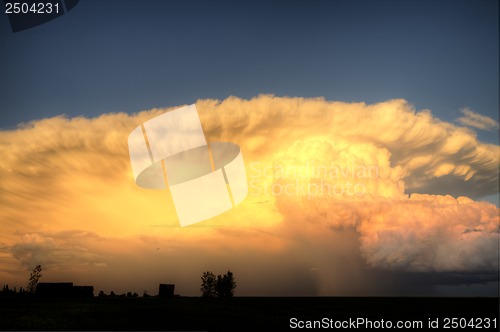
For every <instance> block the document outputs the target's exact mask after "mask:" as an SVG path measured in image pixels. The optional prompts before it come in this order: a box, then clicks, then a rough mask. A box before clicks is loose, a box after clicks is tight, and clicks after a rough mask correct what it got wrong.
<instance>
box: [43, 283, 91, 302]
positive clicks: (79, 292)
mask: <svg viewBox="0 0 500 332" xmlns="http://www.w3.org/2000/svg"><path fill="white" fill-rule="evenodd" d="M35 294H36V296H41V297H57V298H62V297H79V298H85V297H94V286H73V283H72V282H40V283H38V285H37V286H36V291H35Z"/></svg>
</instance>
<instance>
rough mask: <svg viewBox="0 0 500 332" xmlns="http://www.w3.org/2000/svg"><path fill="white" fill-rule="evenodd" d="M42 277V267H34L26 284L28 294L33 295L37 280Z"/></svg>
mask: <svg viewBox="0 0 500 332" xmlns="http://www.w3.org/2000/svg"><path fill="white" fill-rule="evenodd" d="M41 277H42V266H41V265H40V264H38V265H37V266H35V268H34V269H33V271H31V274H30V281H29V283H28V292H30V293H35V290H36V286H37V285H38V280H40V278H41Z"/></svg>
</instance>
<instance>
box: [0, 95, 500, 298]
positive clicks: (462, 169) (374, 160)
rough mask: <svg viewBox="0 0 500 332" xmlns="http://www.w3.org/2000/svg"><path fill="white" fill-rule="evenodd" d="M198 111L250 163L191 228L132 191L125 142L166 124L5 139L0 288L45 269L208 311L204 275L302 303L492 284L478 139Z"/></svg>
mask: <svg viewBox="0 0 500 332" xmlns="http://www.w3.org/2000/svg"><path fill="white" fill-rule="evenodd" d="M196 105H197V108H198V111H199V115H200V119H201V122H202V125H203V129H204V131H205V134H206V136H207V140H208V142H214V141H228V142H233V143H236V144H238V145H239V146H240V147H241V149H242V152H243V158H244V160H245V165H246V168H247V176H248V181H249V194H248V197H247V198H246V199H245V200H244V201H243V202H242V203H241V204H240V205H238V206H237V207H236V208H234V209H232V210H230V211H227V212H226V213H224V214H222V215H220V216H217V217H215V218H213V219H211V220H208V221H205V222H202V223H200V224H196V225H192V226H190V227H185V228H180V227H179V226H178V221H177V217H176V214H175V209H174V206H173V204H172V201H171V197H170V194H169V193H168V191H166V190H165V191H162V190H145V189H141V188H139V187H137V186H136V185H135V183H134V180H133V177H132V171H131V168H130V164H129V155H128V148H127V137H128V134H129V133H130V131H131V130H132V129H134V128H135V127H136V126H137V125H138V124H140V123H141V122H144V121H146V120H148V119H150V118H153V117H154V116H156V115H159V114H161V113H163V112H165V111H167V110H168V109H153V110H150V111H144V112H140V113H138V114H134V115H127V114H121V113H118V114H105V115H102V116H100V117H98V118H93V119H87V118H83V117H80V118H73V119H67V118H64V117H56V118H50V119H43V120H37V121H34V122H32V123H29V124H25V125H23V126H20V127H19V128H17V129H15V130H10V131H1V132H0V152H1V153H2V156H4V157H3V158H2V160H0V206H1V209H0V220H2V221H1V222H2V232H1V233H0V280H2V281H3V280H5V281H6V282H8V283H9V284H17V285H21V286H22V285H24V284H25V281H24V279H25V278H26V275H27V270H29V269H31V268H32V267H33V266H34V265H35V264H42V266H44V271H45V273H44V278H47V280H53V281H55V280H61V279H65V280H72V281H75V282H79V283H81V284H82V283H90V284H93V285H94V286H96V288H97V289H105V290H108V291H109V290H111V289H114V290H115V291H120V290H122V291H125V290H127V289H130V288H134V290H135V291H137V292H142V290H143V289H150V290H151V291H154V289H155V287H156V285H157V283H158V282H164V281H165V280H166V279H168V280H167V281H170V282H174V283H176V284H177V285H178V286H179V287H180V290H179V291H180V292H181V293H183V294H192V295H197V294H198V283H199V280H198V279H199V275H200V274H201V272H202V271H203V270H207V269H210V270H214V271H215V272H216V273H222V272H224V270H225V269H228V268H230V269H232V270H234V271H235V273H237V275H238V273H239V276H240V278H239V280H240V285H241V286H239V290H240V291H241V292H242V293H243V294H245V293H246V294H255V295H269V294H270V295H273V294H274V295H276V294H291V295H294V294H299V295H300V294H301V293H300V291H297V289H296V287H297V285H298V284H302V285H303V287H305V288H307V287H309V289H306V290H304V292H305V293H307V292H309V293H316V294H338V292H339V289H340V288H341V286H343V285H345V284H347V283H348V282H351V281H352V280H358V281H359V283H365V284H366V283H367V280H366V278H365V279H363V276H362V275H363V269H366V268H369V269H370V268H375V269H381V270H387V271H417V272H475V271H481V272H491V271H494V270H495V268H496V265H495V264H496V262H497V257H498V253H497V252H496V251H495V243H496V242H495V241H498V225H499V218H498V212H499V210H498V208H497V207H496V206H494V205H493V204H491V203H487V202H481V201H480V198H481V197H484V196H486V195H492V194H495V193H497V192H498V166H499V154H498V152H499V150H498V146H496V145H491V144H485V143H482V142H480V141H478V140H477V138H476V136H475V134H474V132H473V131H472V130H470V129H467V128H464V127H459V126H456V125H453V124H450V123H447V122H444V121H440V120H439V119H437V118H435V117H433V115H432V113H431V112H430V111H428V110H423V111H416V110H415V109H413V107H412V106H411V105H410V104H408V103H407V102H406V101H404V100H390V101H387V102H383V103H379V104H373V105H366V104H364V103H343V102H330V101H326V100H324V99H322V98H314V99H304V98H278V97H274V96H269V95H263V96H258V97H256V98H253V99H251V100H244V99H239V98H235V97H230V98H228V99H226V100H223V101H217V100H199V101H197V103H196ZM409 193H419V194H412V195H411V196H410V195H409ZM445 194H450V195H451V196H447V195H445ZM452 196H453V197H452ZM339 264H342V265H343V266H344V273H343V274H340V273H339V272H338V271H334V270H335V267H337V266H339ZM262 270H265V271H268V272H266V273H268V274H271V275H275V276H276V278H274V279H273V278H271V279H272V280H271V281H270V279H269V278H266V277H264V276H263V275H262V273H259V271H262ZM283 271H287V273H291V272H293V273H294V274H295V278H296V280H291V281H289V282H283V281H282V280H281V277H280V275H282V274H283V273H284V272H283ZM332 279H333V280H335V281H334V282H332V281H331V280H332ZM304 285H309V286H307V287H306V286H304ZM280 287H281V288H280ZM290 289H295V291H291V292H290V291H289V290H290ZM352 291H353V292H354V291H355V290H354V288H352ZM361 291H364V290H363V289H362V290H361ZM366 291H367V290H366ZM273 292H274V293H273ZM287 292H288V293H287Z"/></svg>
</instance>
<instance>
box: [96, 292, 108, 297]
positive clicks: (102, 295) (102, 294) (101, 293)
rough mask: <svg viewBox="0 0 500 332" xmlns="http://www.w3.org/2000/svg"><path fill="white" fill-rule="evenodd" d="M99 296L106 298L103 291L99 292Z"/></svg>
mask: <svg viewBox="0 0 500 332" xmlns="http://www.w3.org/2000/svg"><path fill="white" fill-rule="evenodd" d="M97 296H98V297H106V294H104V292H103V291H100V292H99V295H97Z"/></svg>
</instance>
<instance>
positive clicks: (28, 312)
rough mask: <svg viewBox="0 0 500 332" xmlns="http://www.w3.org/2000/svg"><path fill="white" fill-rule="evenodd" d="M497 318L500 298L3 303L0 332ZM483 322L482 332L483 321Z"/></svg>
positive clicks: (270, 326)
mask: <svg viewBox="0 0 500 332" xmlns="http://www.w3.org/2000/svg"><path fill="white" fill-rule="evenodd" d="M498 315H499V299H498V298H424V297H422V298H404V297H401V298H398V297H395V298H377V297H373V298H361V297H358V298H342V297H303V298H287V297H279V298H272V297H265V298H259V297H235V298H227V299H217V298H212V299H205V298H195V297H178V298H170V299H166V298H158V297H149V298H141V297H139V298H109V297H108V298H97V297H96V298H90V299H40V298H15V297H13V298H0V330H35V331H40V330H101V331H105V330H113V331H117V330H142V331H146V330H157V331H158V330H162V331H173V330H176V331H256V330H265V331H283V330H292V329H291V328H290V319H291V318H293V317H296V318H297V319H299V320H304V321H305V320H321V319H323V318H329V319H330V318H331V319H334V320H337V321H343V320H349V319H351V320H356V319H357V318H366V319H370V320H372V321H375V320H378V321H380V320H382V319H384V321H388V320H391V321H392V322H393V324H396V321H398V320H412V321H413V320H421V321H422V322H423V325H424V327H426V326H427V324H428V320H429V318H430V319H436V318H439V324H440V327H443V325H444V323H445V318H446V317H448V318H458V319H460V318H467V323H470V319H471V318H474V321H473V322H475V323H474V324H476V325H475V326H476V328H474V329H471V328H470V327H469V328H467V329H461V328H456V329H453V328H450V329H448V330H459V331H464V330H476V331H477V327H478V326H479V325H478V323H480V320H479V319H482V318H490V319H491V320H492V321H491V327H490V328H491V330H493V331H498V324H499V317H498ZM493 319H496V322H495V323H496V328H494V326H493ZM449 323H450V325H449V326H450V327H452V326H451V321H450V322H449ZM464 323H465V320H462V322H461V324H462V325H463V324H464ZM457 324H460V321H458V320H457ZM480 325H481V326H482V327H483V328H482V329H481V330H484V329H485V327H486V326H485V321H484V320H482V321H481V324H480ZM364 327H366V325H362V326H361V328H364ZM352 329H353V328H352V326H351V330H352ZM395 329H396V328H395ZM295 330H297V328H296V329H295ZM396 330H397V329H396ZM420 330H424V328H421V329H420Z"/></svg>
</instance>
